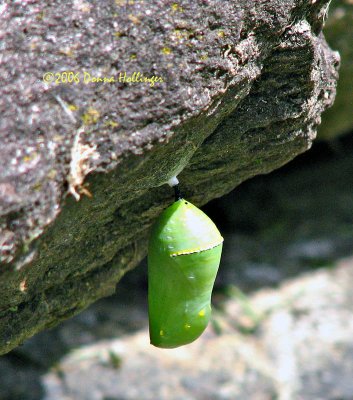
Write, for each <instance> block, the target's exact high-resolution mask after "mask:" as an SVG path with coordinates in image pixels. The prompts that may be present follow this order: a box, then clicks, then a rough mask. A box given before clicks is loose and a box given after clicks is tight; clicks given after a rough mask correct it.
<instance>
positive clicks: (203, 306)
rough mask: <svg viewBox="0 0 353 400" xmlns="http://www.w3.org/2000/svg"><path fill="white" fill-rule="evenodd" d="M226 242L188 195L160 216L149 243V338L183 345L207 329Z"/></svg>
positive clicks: (171, 345)
mask: <svg viewBox="0 0 353 400" xmlns="http://www.w3.org/2000/svg"><path fill="white" fill-rule="evenodd" d="M222 243H223V238H222V236H221V234H220V233H219V231H218V229H217V227H216V225H215V224H214V223H213V222H212V220H211V219H210V218H209V217H208V216H207V215H206V214H205V213H204V212H202V211H201V210H200V209H199V208H197V207H195V206H194V205H192V204H191V203H189V202H188V201H186V200H184V199H179V200H177V201H175V202H174V203H173V204H172V205H171V206H170V207H168V208H167V209H166V210H165V211H164V212H163V213H162V214H161V215H160V216H159V218H158V219H157V221H156V223H155V224H154V226H153V228H152V233H151V237H150V241H149V247H148V307H149V311H148V313H149V327H150V339H151V344H153V345H154V346H156V347H162V348H174V347H178V346H182V345H185V344H188V343H191V342H193V341H194V340H195V339H197V338H198V337H199V336H200V335H201V334H202V332H203V331H204V330H205V328H206V326H207V324H208V322H209V319H210V315H211V294H212V289H213V285H214V281H215V278H216V274H217V270H218V266H219V262H220V258H221V252H222Z"/></svg>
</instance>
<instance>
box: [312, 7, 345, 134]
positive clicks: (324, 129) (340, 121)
mask: <svg viewBox="0 0 353 400" xmlns="http://www.w3.org/2000/svg"><path fill="white" fill-rule="evenodd" d="M324 32H325V36H326V38H327V41H328V43H329V44H330V46H331V47H332V48H333V49H335V50H338V51H339V52H340V55H341V58H342V63H341V67H340V79H339V81H338V85H337V96H336V100H335V104H334V106H333V108H331V109H330V110H328V111H327V112H325V113H324V114H323V119H322V124H321V126H320V128H319V130H318V138H319V139H333V138H334V137H336V136H339V135H342V134H344V133H348V132H350V131H351V130H352V128H353V113H352V105H353V80H352V76H353V46H352V42H353V39H352V38H353V3H352V1H350V0H335V1H333V2H332V6H331V7H330V12H329V15H328V20H327V22H326V24H325V29H324Z"/></svg>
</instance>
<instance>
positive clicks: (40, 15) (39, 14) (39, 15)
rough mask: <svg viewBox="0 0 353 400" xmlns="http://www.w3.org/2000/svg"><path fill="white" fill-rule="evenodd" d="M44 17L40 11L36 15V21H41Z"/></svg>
mask: <svg viewBox="0 0 353 400" xmlns="http://www.w3.org/2000/svg"><path fill="white" fill-rule="evenodd" d="M44 15H45V13H44V11H40V12H39V13H38V14H37V15H36V18H37V20H38V21H41V20H42V19H43V18H44Z"/></svg>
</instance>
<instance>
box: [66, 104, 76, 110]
mask: <svg viewBox="0 0 353 400" xmlns="http://www.w3.org/2000/svg"><path fill="white" fill-rule="evenodd" d="M67 108H68V109H69V110H70V111H77V110H78V107H77V106H75V104H68V105H67Z"/></svg>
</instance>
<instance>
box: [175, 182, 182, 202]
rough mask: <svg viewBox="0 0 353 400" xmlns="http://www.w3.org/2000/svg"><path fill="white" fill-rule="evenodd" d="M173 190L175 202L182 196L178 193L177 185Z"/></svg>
mask: <svg viewBox="0 0 353 400" xmlns="http://www.w3.org/2000/svg"><path fill="white" fill-rule="evenodd" d="M173 188H174V195H175V201H178V200H180V199H182V198H183V196H182V195H181V193H180V188H179V185H175V186H173Z"/></svg>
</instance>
